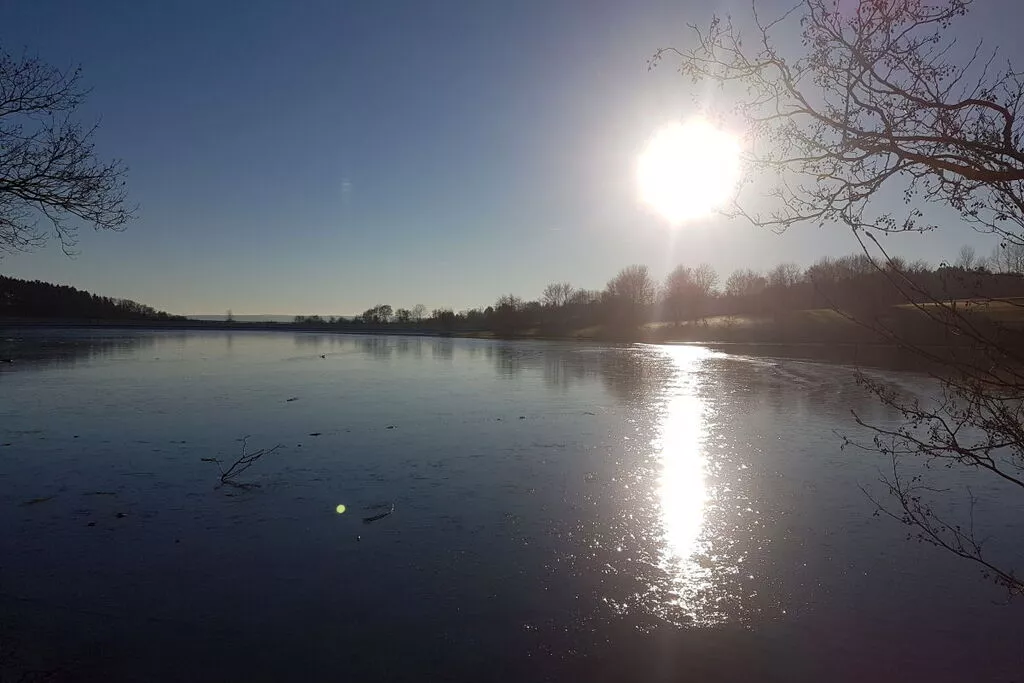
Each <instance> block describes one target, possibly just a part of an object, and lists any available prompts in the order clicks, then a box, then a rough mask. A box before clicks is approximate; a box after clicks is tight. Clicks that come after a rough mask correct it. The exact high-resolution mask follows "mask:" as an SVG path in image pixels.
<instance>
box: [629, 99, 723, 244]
mask: <svg viewBox="0 0 1024 683" xmlns="http://www.w3.org/2000/svg"><path fill="white" fill-rule="evenodd" d="M739 177H740V142H739V139H738V138H737V137H736V136H735V135H733V134H732V133H729V132H728V131H725V130H723V129H721V128H718V127H716V126H715V125H714V124H712V123H711V122H710V121H708V120H707V119H705V118H702V117H697V118H693V119H690V120H689V121H686V122H685V123H672V124H669V125H667V126H665V127H664V128H662V129H660V130H659V131H658V132H656V133H655V134H654V135H653V136H652V137H651V139H650V140H649V141H648V143H647V146H646V147H645V148H644V151H643V153H642V154H641V155H640V162H639V164H638V167H637V182H638V184H639V189H640V198H641V199H642V200H643V202H644V203H645V204H647V205H648V206H649V207H651V208H652V209H654V210H655V211H656V212H658V213H659V214H661V215H662V216H663V217H664V218H665V219H666V220H667V221H669V222H670V223H671V224H673V225H681V224H683V223H686V222H688V221H692V220H695V219H698V218H703V217H704V216H707V215H709V214H711V213H712V212H713V211H714V210H715V209H717V208H719V207H721V206H722V205H723V204H725V203H726V202H728V201H729V198H730V197H731V196H732V194H733V192H735V190H736V184H737V183H738V182H739Z"/></svg>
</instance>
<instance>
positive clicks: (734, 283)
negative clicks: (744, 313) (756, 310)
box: [725, 268, 768, 296]
mask: <svg viewBox="0 0 1024 683" xmlns="http://www.w3.org/2000/svg"><path fill="white" fill-rule="evenodd" d="M767 286H768V281H767V280H766V279H765V277H764V276H763V275H761V274H760V273H756V272H754V271H752V270H750V269H749V268H741V269H739V270H734V271H733V272H732V274H730V275H729V278H728V279H727V280H726V281H725V294H726V296H752V295H754V294H757V293H758V292H761V291H763V290H764V288H765V287H767Z"/></svg>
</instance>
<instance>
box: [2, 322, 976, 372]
mask: <svg viewBox="0 0 1024 683" xmlns="http://www.w3.org/2000/svg"><path fill="white" fill-rule="evenodd" d="M15 329H39V330H46V329H53V330H59V329H95V330H143V331H154V332H156V331H175V330H180V331H192V332H194V331H200V332H201V331H211V332H293V333H294V332H302V333H317V334H339V335H353V336H355V335H363V336H404V337H436V338H461V339H489V340H494V341H561V342H580V343H598V344H654V345H666V346H672V345H685V346H703V347H706V348H709V349H712V350H715V351H720V352H723V353H728V354H732V355H747V356H758V357H765V358H785V359H790V360H805V361H813V362H825V363H835V364H852V365H861V364H863V365H865V366H870V367H876V368H886V369H892V370H906V371H914V372H927V371H929V370H933V369H934V368H935V364H934V363H933V362H930V361H928V360H926V359H924V358H922V357H921V356H920V355H919V354H917V353H915V352H914V351H911V350H910V349H907V348H906V347H902V346H899V345H896V344H891V343H884V342H867V341H853V342H833V341H790V342H784V341H769V340H763V341H762V340H746V341H734V340H728V341H727V340H721V341H715V340H692V339H670V338H662V337H658V338H652V336H651V335H643V334H638V335H629V336H624V335H617V336H615V337H611V336H599V335H598V336H583V335H579V334H576V335H569V334H566V335H551V334H547V335H541V334H519V335H516V334H508V335H499V334H495V333H493V332H491V331H490V330H451V331H447V330H437V329H401V328H399V329H394V328H390V327H389V328H381V327H369V328H366V329H352V328H338V327H331V328H327V327H324V326H316V325H296V324H293V323H264V322H231V323H229V322H227V321H197V320H173V321H172V320H168V321H159V320H66V319H45V320H43V319H24V318H21V319H19V318H7V319H0V333H4V332H5V331H7V330H15ZM924 348H926V350H928V351H930V352H933V353H936V352H938V353H940V354H946V353H952V352H953V351H954V350H956V349H957V348H958V347H955V346H949V345H928V346H927V347H924Z"/></svg>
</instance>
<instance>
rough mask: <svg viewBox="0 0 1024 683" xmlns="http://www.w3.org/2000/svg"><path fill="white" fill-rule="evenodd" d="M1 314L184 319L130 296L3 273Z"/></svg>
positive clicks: (33, 316)
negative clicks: (134, 299) (105, 294)
mask: <svg viewBox="0 0 1024 683" xmlns="http://www.w3.org/2000/svg"><path fill="white" fill-rule="evenodd" d="M0 317H19V318H70V319H93V320H180V319H183V318H181V317H180V316H173V315H170V314H169V313H165V312H164V311H158V310H156V309H155V308H153V307H151V306H146V305H144V304H140V303H138V302H136V301H132V300H130V299H114V298H111V297H107V296H98V295H96V294H90V293H89V292H85V291H82V290H80V289H75V288H74V287H69V286H67V285H54V284H50V283H48V282H41V281H39V280H31V281H30V280H19V279H17V278H12V277H5V276H3V275H0Z"/></svg>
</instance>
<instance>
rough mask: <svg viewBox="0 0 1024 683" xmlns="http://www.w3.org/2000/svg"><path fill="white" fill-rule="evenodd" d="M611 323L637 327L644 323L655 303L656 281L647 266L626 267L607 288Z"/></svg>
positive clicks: (609, 282) (606, 293) (610, 281)
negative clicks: (648, 311) (649, 309)
mask: <svg viewBox="0 0 1024 683" xmlns="http://www.w3.org/2000/svg"><path fill="white" fill-rule="evenodd" d="M605 296H606V301H607V305H608V307H609V309H610V311H611V315H612V319H611V322H613V323H616V324H622V325H626V326H635V325H637V324H639V323H640V322H642V321H643V320H644V318H645V316H646V315H647V310H648V308H650V306H651V305H652V304H653V303H654V296H655V287H654V280H652V279H651V275H650V273H649V272H648V270H647V266H642V265H632V266H626V267H625V268H623V269H622V270H620V271H619V272H618V274H617V275H616V276H615V277H613V278H612V279H611V280H609V281H608V284H607V286H606V287H605Z"/></svg>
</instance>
